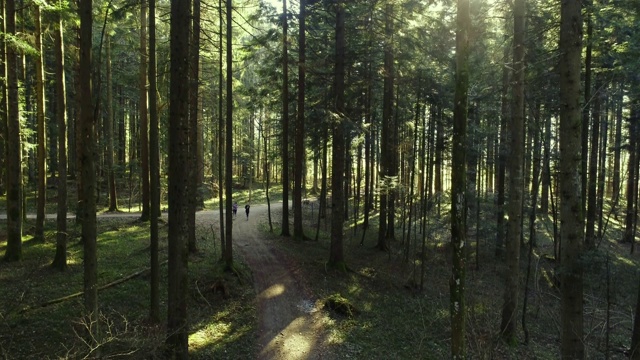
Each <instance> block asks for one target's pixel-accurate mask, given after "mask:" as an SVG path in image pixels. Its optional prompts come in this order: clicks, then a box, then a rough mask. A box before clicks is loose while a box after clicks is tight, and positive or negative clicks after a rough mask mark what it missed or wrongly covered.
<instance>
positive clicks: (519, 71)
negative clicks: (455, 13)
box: [500, 0, 526, 343]
mask: <svg viewBox="0 0 640 360" xmlns="http://www.w3.org/2000/svg"><path fill="white" fill-rule="evenodd" d="M525 13H526V2H525V0H515V1H514V6H513V65H512V66H513V77H512V81H511V84H512V88H511V89H512V90H511V91H512V104H511V123H510V147H509V208H508V212H509V220H508V223H507V226H508V230H507V232H508V234H509V237H508V238H507V243H506V245H507V252H506V256H507V257H506V264H507V267H506V268H505V274H504V278H505V284H504V285H505V287H504V303H503V305H502V322H501V324H500V332H501V335H502V338H503V339H505V341H506V342H507V343H515V342H516V341H517V333H516V325H517V319H518V317H517V312H518V293H519V288H520V237H521V235H522V198H523V196H522V192H523V188H522V187H523V164H522V161H523V156H524V144H523V140H524V71H525V64H524V61H525V38H524V37H525Z"/></svg>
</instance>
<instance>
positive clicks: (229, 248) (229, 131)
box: [224, 0, 233, 269]
mask: <svg viewBox="0 0 640 360" xmlns="http://www.w3.org/2000/svg"><path fill="white" fill-rule="evenodd" d="M232 11H233V9H232V5H231V0H227V119H226V137H227V138H226V144H225V145H226V154H225V159H226V164H225V185H226V186H225V190H226V194H225V195H226V204H225V211H226V219H225V222H226V224H225V225H226V229H225V230H226V234H225V246H224V250H225V253H224V261H225V265H226V267H227V268H229V269H230V268H232V267H233V241H232V240H233V217H232V214H231V207H232V206H233V66H232V65H233V43H232V39H233V36H232V20H233V18H232Z"/></svg>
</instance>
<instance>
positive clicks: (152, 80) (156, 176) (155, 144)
mask: <svg viewBox="0 0 640 360" xmlns="http://www.w3.org/2000/svg"><path fill="white" fill-rule="evenodd" d="M148 70H149V71H148V73H149V75H148V76H149V171H150V174H149V175H150V176H149V180H150V181H149V187H150V188H149V203H150V206H151V208H150V209H149V210H150V213H151V214H150V236H151V239H150V246H149V248H150V249H149V251H150V253H151V254H150V268H151V274H150V277H149V282H150V284H149V289H150V294H149V302H150V304H149V318H150V319H151V321H152V322H154V323H157V322H159V321H160V261H159V254H158V251H159V242H160V235H159V234H158V218H159V217H160V131H159V129H158V123H159V121H158V96H157V91H158V86H157V80H156V0H149V69H148ZM111 154H112V155H111V157H112V159H111V161H113V151H111ZM114 185H115V184H114Z"/></svg>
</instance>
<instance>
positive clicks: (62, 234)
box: [51, 14, 68, 270]
mask: <svg viewBox="0 0 640 360" xmlns="http://www.w3.org/2000/svg"><path fill="white" fill-rule="evenodd" d="M56 17H57V18H56V27H55V35H54V36H55V57H56V67H55V69H56V73H55V77H56V118H57V123H58V202H57V215H56V217H57V219H56V254H55V257H54V258H53V263H52V264H51V266H52V267H54V268H56V269H58V270H64V269H66V267H67V211H68V204H67V99H66V97H67V91H66V85H65V74H64V41H63V40H64V39H63V34H64V25H63V22H62V16H61V15H60V14H57V15H56Z"/></svg>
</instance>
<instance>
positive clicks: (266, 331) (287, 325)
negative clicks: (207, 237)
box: [233, 204, 332, 360]
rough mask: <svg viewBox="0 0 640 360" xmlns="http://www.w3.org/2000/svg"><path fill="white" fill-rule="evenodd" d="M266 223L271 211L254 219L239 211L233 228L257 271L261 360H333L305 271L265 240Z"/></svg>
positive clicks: (261, 208) (260, 210)
mask: <svg viewBox="0 0 640 360" xmlns="http://www.w3.org/2000/svg"><path fill="white" fill-rule="evenodd" d="M280 206H282V204H275V205H274V206H272V210H274V207H276V210H277V209H279V207H280ZM241 209H242V207H241ZM242 210H243V209H242ZM266 220H267V206H266V205H256V206H252V207H251V213H250V215H249V219H247V218H246V216H245V215H244V211H242V212H241V211H240V209H239V210H238V216H237V218H236V219H235V220H234V224H233V238H234V246H235V248H236V249H237V251H238V254H239V255H240V256H241V257H242V258H243V260H244V261H245V263H246V264H247V265H248V266H249V267H250V268H251V269H252V271H253V280H254V287H255V289H256V296H257V304H258V314H259V319H260V320H259V321H260V323H259V331H258V333H259V344H260V347H261V351H260V353H259V356H258V358H259V359H275V360H285V359H287V360H289V359H330V358H332V356H331V355H330V354H329V352H328V345H327V336H326V333H325V331H324V327H323V321H324V317H323V314H322V312H321V311H317V308H316V304H315V298H314V297H313V294H312V293H311V292H310V291H309V290H308V287H307V286H305V279H304V278H303V277H302V276H301V274H300V271H299V270H300V268H299V267H298V266H297V265H296V264H295V262H294V261H293V260H292V259H289V258H287V256H285V255H284V254H282V253H280V252H278V251H277V249H275V248H274V247H273V246H271V245H270V244H269V241H273V240H265V239H263V238H262V235H261V233H260V231H259V229H258V226H259V223H260V222H263V221H266Z"/></svg>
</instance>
